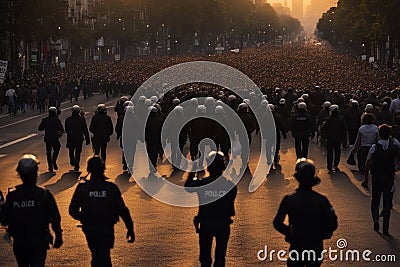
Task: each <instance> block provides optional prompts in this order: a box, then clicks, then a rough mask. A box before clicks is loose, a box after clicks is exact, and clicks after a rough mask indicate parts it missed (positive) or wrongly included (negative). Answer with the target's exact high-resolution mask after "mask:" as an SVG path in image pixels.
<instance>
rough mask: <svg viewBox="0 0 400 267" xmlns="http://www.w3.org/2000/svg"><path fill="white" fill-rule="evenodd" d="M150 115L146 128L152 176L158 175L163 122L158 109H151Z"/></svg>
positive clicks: (151, 107)
mask: <svg viewBox="0 0 400 267" xmlns="http://www.w3.org/2000/svg"><path fill="white" fill-rule="evenodd" d="M149 111H150V115H149V117H148V119H147V122H146V127H145V141H146V149H147V154H148V157H149V165H150V166H149V167H150V174H155V173H156V167H157V156H158V154H159V153H160V150H161V147H162V145H161V129H162V125H163V120H162V118H161V117H160V115H159V110H158V109H157V108H156V107H153V106H150V107H149Z"/></svg>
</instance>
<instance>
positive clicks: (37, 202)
mask: <svg viewBox="0 0 400 267" xmlns="http://www.w3.org/2000/svg"><path fill="white" fill-rule="evenodd" d="M0 222H1V224H2V225H4V226H8V230H9V233H10V234H11V236H12V237H13V238H14V243H15V244H27V245H30V246H46V247H47V246H48V244H49V243H48V241H49V240H48V233H49V232H48V228H49V224H50V223H51V226H52V229H53V231H54V233H55V234H56V236H57V235H58V236H61V232H62V230H61V225H60V223H61V217H60V212H59V211H58V208H57V204H56V201H55V199H54V197H53V195H52V194H51V193H50V192H49V191H48V190H45V189H43V188H40V187H38V186H36V185H19V186H17V187H16V189H15V190H14V191H11V192H10V193H9V194H8V196H7V201H6V203H5V205H4V206H3V207H2V209H1V212H0Z"/></svg>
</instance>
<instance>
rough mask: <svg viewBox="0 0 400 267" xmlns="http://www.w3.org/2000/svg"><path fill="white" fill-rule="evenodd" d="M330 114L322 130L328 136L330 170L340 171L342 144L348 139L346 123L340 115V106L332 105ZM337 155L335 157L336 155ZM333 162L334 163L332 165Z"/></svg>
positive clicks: (327, 154)
mask: <svg viewBox="0 0 400 267" xmlns="http://www.w3.org/2000/svg"><path fill="white" fill-rule="evenodd" d="M329 109H330V116H329V117H328V118H327V119H326V121H325V122H324V123H323V124H322V126H321V132H322V133H324V136H325V137H326V141H327V142H326V149H327V153H326V159H327V168H328V171H329V172H333V170H335V171H336V172H337V171H339V162H340V154H341V149H340V148H341V146H342V144H344V143H345V140H346V134H347V131H346V123H345V121H344V119H343V117H342V116H341V115H340V111H339V106H338V105H331V106H330V108H329ZM334 156H335V157H334ZM332 163H333V165H332Z"/></svg>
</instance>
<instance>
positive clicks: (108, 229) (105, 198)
mask: <svg viewBox="0 0 400 267" xmlns="http://www.w3.org/2000/svg"><path fill="white" fill-rule="evenodd" d="M105 179H106V178H105V177H104V176H103V177H93V174H92V177H91V179H90V180H89V181H87V182H84V183H80V184H79V185H78V186H77V188H76V190H75V193H74V195H73V197H72V200H71V203H70V206H69V214H70V215H71V216H72V217H73V218H74V219H75V220H79V221H80V222H81V223H82V230H83V232H84V234H85V236H86V240H87V242H88V246H89V249H90V251H91V253H92V266H112V264H111V257H110V250H111V248H113V246H114V224H116V223H117V222H118V220H119V217H121V218H122V220H123V221H124V223H125V226H126V228H127V229H128V231H129V230H131V231H132V232H133V221H132V218H131V215H130V213H129V210H128V208H127V207H126V206H125V203H124V200H123V199H122V196H121V192H120V190H119V189H118V187H117V186H116V185H115V184H114V183H111V182H107V181H105Z"/></svg>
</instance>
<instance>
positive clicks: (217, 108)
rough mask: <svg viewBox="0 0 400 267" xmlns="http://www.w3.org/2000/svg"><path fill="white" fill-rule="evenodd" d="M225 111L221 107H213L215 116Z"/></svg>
mask: <svg viewBox="0 0 400 267" xmlns="http://www.w3.org/2000/svg"><path fill="white" fill-rule="evenodd" d="M224 113H225V110H224V107H223V106H216V107H215V114H224Z"/></svg>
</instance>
